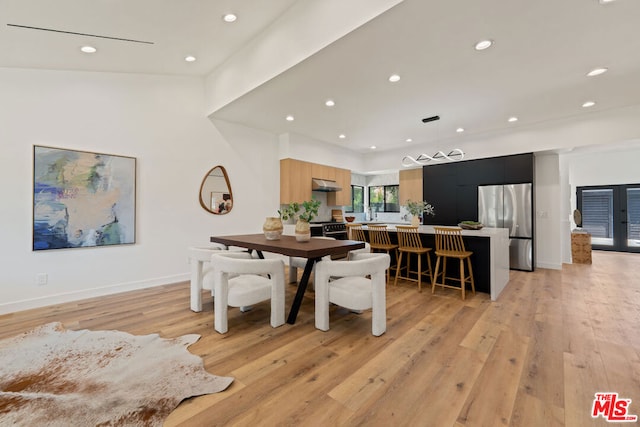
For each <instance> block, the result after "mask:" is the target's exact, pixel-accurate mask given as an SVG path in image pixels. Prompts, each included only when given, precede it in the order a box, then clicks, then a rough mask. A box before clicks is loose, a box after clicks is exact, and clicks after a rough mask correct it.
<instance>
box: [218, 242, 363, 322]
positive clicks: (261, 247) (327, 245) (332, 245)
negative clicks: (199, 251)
mask: <svg viewBox="0 0 640 427" xmlns="http://www.w3.org/2000/svg"><path fill="white" fill-rule="evenodd" d="M210 240H211V242H213V243H222V244H223V245H227V246H237V247H240V248H246V249H249V250H252V251H256V252H257V254H258V256H259V257H260V258H264V255H263V252H271V253H276V254H281V255H285V256H290V257H300V258H306V259H307V263H306V264H305V267H304V272H303V273H302V278H301V279H300V282H299V283H298V289H297V291H296V296H295V298H294V299H293V303H292V304H291V310H290V311H289V316H288V318H287V323H289V324H291V325H293V324H294V323H295V322H296V317H297V316H298V311H299V310H300V305H301V304H302V299H303V297H304V293H305V292H306V290H307V284H308V283H309V277H311V270H313V265H314V264H315V263H316V261H319V260H320V259H322V257H324V256H327V255H341V254H346V253H347V252H349V251H352V250H355V249H361V248H364V242H359V241H357V240H329V239H313V238H312V239H311V240H309V241H307V242H298V241H297V240H296V238H295V237H294V236H280V239H279V240H267V239H266V237H265V236H264V234H262V233H260V234H241V235H235V236H211V238H210Z"/></svg>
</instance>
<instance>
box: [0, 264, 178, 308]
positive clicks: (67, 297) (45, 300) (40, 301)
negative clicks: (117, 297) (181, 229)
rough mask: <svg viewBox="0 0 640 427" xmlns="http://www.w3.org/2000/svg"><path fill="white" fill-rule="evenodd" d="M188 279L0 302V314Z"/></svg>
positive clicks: (165, 278)
mask: <svg viewBox="0 0 640 427" xmlns="http://www.w3.org/2000/svg"><path fill="white" fill-rule="evenodd" d="M188 280H189V274H176V275H173V276H166V277H159V278H155V279H149V280H141V281H138V282H129V283H119V284H115V285H108V286H102V287H99V288H91V289H82V290H78V291H73V292H65V293H62V294H58V295H47V296H45V297H38V298H32V299H28V300H22V301H14V302H10V303H5V304H0V314H8V313H15V312H16V311H23V310H30V309H32V308H40V307H46V306H48V305H55V304H64V303H67V302H73V301H79V300H83V299H87V298H95V297H101V296H106V295H113V294H118V293H121V292H128V291H135V290H138V289H144V288H151V287H154V286H162V285H170V284H173V283H178V282H184V281H188ZM185 304H186V305H187V306H188V305H189V301H185Z"/></svg>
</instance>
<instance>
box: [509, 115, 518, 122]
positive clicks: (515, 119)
mask: <svg viewBox="0 0 640 427" xmlns="http://www.w3.org/2000/svg"><path fill="white" fill-rule="evenodd" d="M507 121H508V122H511V123H513V122H517V121H518V118H517V117H516V116H513V117H509V119H508V120H507Z"/></svg>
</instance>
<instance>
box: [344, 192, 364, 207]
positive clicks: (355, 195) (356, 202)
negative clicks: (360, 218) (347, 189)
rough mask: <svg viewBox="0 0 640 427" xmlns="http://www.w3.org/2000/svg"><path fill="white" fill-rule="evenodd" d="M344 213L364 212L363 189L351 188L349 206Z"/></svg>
mask: <svg viewBox="0 0 640 427" xmlns="http://www.w3.org/2000/svg"><path fill="white" fill-rule="evenodd" d="M345 212H353V213H362V212H364V187H362V186H360V185H352V186H351V205H349V206H347V207H346V209H345Z"/></svg>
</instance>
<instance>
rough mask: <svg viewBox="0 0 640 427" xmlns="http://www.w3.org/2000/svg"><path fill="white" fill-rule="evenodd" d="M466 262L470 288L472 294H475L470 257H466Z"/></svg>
mask: <svg viewBox="0 0 640 427" xmlns="http://www.w3.org/2000/svg"><path fill="white" fill-rule="evenodd" d="M467 264H468V265H469V279H471V290H472V291H473V294H474V295H475V293H476V285H475V283H474V280H473V269H472V268H471V258H470V257H469V258H467Z"/></svg>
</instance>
